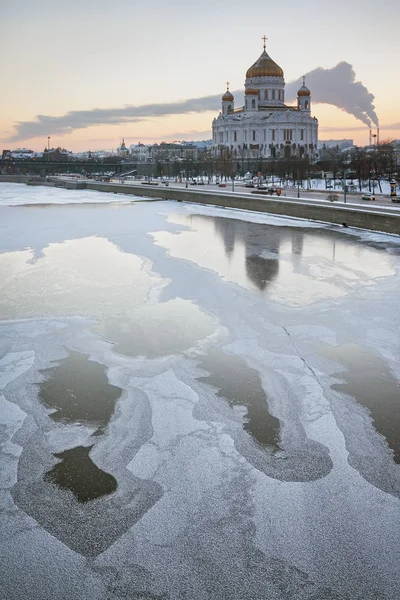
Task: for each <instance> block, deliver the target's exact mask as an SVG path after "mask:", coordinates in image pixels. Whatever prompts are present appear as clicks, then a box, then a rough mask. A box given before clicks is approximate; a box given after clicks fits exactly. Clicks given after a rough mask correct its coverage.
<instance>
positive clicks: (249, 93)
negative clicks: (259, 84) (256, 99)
mask: <svg viewBox="0 0 400 600" xmlns="http://www.w3.org/2000/svg"><path fill="white" fill-rule="evenodd" d="M244 93H245V95H246V96H258V90H256V89H254V88H251V87H250V88H247V89H246V90H245V92H244Z"/></svg>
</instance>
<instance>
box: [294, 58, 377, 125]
mask: <svg viewBox="0 0 400 600" xmlns="http://www.w3.org/2000/svg"><path fill="white" fill-rule="evenodd" d="M301 85H302V79H301V78H299V79H297V81H291V82H290V83H288V84H287V86H286V100H287V101H288V102H290V101H292V100H294V99H295V98H296V95H297V90H298V89H299V87H300V86H301ZM306 85H307V87H308V88H309V89H310V90H311V96H312V100H313V102H317V103H324V104H332V105H333V106H337V107H338V108H340V109H341V110H344V111H345V112H347V113H349V114H350V115H353V116H354V117H356V119H358V120H359V121H361V122H362V123H365V125H367V126H368V127H371V125H372V123H373V124H375V125H377V126H379V120H378V117H377V115H376V112H375V106H374V105H373V101H374V95H373V94H371V92H369V91H368V90H367V88H366V87H365V85H363V84H362V83H361V81H356V74H355V72H354V69H353V67H352V65H350V64H349V63H347V62H340V63H339V64H337V65H336V67H332V69H323V68H322V67H319V68H318V69H314V70H313V71H310V72H309V73H307V75H306Z"/></svg>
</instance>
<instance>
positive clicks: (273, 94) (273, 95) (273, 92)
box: [272, 90, 275, 100]
mask: <svg viewBox="0 0 400 600" xmlns="http://www.w3.org/2000/svg"><path fill="white" fill-rule="evenodd" d="M272 100H275V90H272Z"/></svg>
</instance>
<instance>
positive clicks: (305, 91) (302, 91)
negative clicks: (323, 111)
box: [297, 75, 311, 96]
mask: <svg viewBox="0 0 400 600" xmlns="http://www.w3.org/2000/svg"><path fill="white" fill-rule="evenodd" d="M297 95H298V96H311V92H310V90H309V89H308V87H307V86H306V77H305V75H304V76H303V85H302V86H301V88H300V89H299V91H298V92H297Z"/></svg>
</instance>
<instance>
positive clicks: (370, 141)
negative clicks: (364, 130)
mask: <svg viewBox="0 0 400 600" xmlns="http://www.w3.org/2000/svg"><path fill="white" fill-rule="evenodd" d="M369 145H370V146H372V129H370V130H369Z"/></svg>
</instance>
